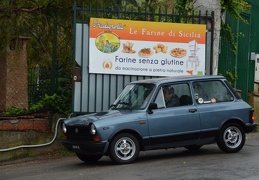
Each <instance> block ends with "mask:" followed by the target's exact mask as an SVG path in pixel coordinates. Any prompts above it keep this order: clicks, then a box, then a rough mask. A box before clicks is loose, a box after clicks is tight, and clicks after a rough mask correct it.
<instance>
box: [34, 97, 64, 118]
mask: <svg viewBox="0 0 259 180" xmlns="http://www.w3.org/2000/svg"><path fill="white" fill-rule="evenodd" d="M63 99H64V96H63V95H61V96H58V95H57V94H54V95H52V96H49V95H47V94H45V97H44V98H43V99H42V100H40V101H39V102H38V103H37V104H33V105H31V107H30V109H29V110H30V111H31V112H50V113H54V112H63V113H66V112H64V110H66V109H67V107H64V106H66V104H65V103H64V102H63Z"/></svg>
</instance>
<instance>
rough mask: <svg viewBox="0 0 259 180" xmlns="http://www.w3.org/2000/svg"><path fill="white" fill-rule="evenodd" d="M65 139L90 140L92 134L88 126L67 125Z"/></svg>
mask: <svg viewBox="0 0 259 180" xmlns="http://www.w3.org/2000/svg"><path fill="white" fill-rule="evenodd" d="M66 135H67V140H72V141H91V140H92V135H91V134H90V131H89V127H88V126H67V133H66Z"/></svg>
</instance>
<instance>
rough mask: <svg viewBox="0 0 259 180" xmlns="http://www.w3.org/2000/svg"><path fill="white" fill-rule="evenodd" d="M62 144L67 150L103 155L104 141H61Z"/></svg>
mask: <svg viewBox="0 0 259 180" xmlns="http://www.w3.org/2000/svg"><path fill="white" fill-rule="evenodd" d="M62 144H63V146H64V147H65V148H67V149H68V150H69V151H72V152H75V153H80V154H86V155H103V154H104V150H105V145H106V142H100V143H94V142H76V141H63V142H62Z"/></svg>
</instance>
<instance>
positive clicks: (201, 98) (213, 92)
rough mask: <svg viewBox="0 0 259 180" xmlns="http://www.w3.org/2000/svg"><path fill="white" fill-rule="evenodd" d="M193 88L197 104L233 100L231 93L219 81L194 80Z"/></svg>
mask: <svg viewBox="0 0 259 180" xmlns="http://www.w3.org/2000/svg"><path fill="white" fill-rule="evenodd" d="M193 89H194V94H195V99H196V102H197V103H198V104H204V103H218V102H228V101H233V100H234V98H233V96H232V94H231V93H230V92H229V90H228V89H227V87H226V86H225V85H224V84H223V83H222V82H221V81H206V82H194V83H193Z"/></svg>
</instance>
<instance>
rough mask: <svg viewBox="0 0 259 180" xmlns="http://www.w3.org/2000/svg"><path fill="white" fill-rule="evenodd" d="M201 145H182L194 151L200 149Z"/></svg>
mask: <svg viewBox="0 0 259 180" xmlns="http://www.w3.org/2000/svg"><path fill="white" fill-rule="evenodd" d="M201 147H202V145H190V146H184V148H185V149H188V150H190V151H196V150H198V149H200V148H201Z"/></svg>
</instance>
